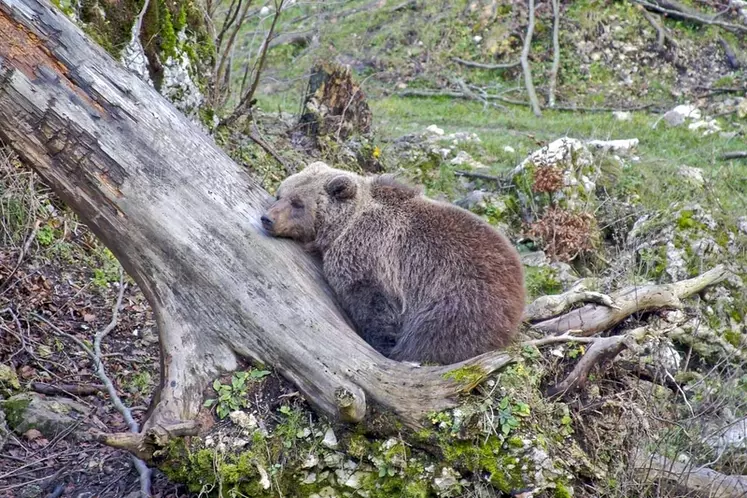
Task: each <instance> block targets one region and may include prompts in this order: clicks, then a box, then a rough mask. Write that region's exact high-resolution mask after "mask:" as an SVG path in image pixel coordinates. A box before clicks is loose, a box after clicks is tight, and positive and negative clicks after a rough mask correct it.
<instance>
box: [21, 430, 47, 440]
mask: <svg viewBox="0 0 747 498" xmlns="http://www.w3.org/2000/svg"><path fill="white" fill-rule="evenodd" d="M23 437H25V438H26V439H27V440H28V441H35V440H37V439H40V438H42V437H44V435H43V434H42V433H41V432H39V431H37V430H36V429H29V430H27V431H26V432H24V433H23Z"/></svg>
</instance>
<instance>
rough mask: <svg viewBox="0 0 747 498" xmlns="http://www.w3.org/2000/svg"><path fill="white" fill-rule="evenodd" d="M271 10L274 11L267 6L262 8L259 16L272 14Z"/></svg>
mask: <svg viewBox="0 0 747 498" xmlns="http://www.w3.org/2000/svg"><path fill="white" fill-rule="evenodd" d="M270 10H272V9H270V7H268V6H267V5H265V6H264V7H262V8H261V9H259V15H260V16H266V15H267V14H269V13H270Z"/></svg>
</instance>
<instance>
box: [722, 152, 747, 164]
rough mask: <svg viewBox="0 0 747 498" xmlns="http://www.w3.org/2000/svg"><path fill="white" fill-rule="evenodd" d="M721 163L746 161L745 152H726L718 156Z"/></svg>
mask: <svg viewBox="0 0 747 498" xmlns="http://www.w3.org/2000/svg"><path fill="white" fill-rule="evenodd" d="M718 158H719V159H721V160H722V161H728V160H729V159H747V150H738V151H735V152H726V153H724V154H721V155H720V156H718Z"/></svg>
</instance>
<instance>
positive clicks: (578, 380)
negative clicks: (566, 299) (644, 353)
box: [547, 327, 647, 396]
mask: <svg viewBox="0 0 747 498" xmlns="http://www.w3.org/2000/svg"><path fill="white" fill-rule="evenodd" d="M646 332H647V329H646V327H640V328H637V329H634V330H632V331H630V332H628V333H626V334H622V335H615V336H612V337H594V338H593V339H594V340H593V341H592V342H591V346H590V347H589V349H588V350H587V351H586V353H584V355H583V356H582V357H581V359H580V360H579V362H578V363H577V364H576V366H575V367H574V368H573V370H572V371H571V373H570V374H568V376H567V377H566V378H565V379H564V380H563V381H562V382H560V383H559V384H557V385H555V386H553V387H551V388H550V389H548V392H547V393H548V395H549V396H555V395H557V394H567V393H569V392H571V391H572V390H575V389H580V388H583V386H584V385H585V384H586V381H587V380H588V378H589V372H590V371H591V369H592V368H593V367H594V366H595V365H598V364H600V363H602V362H603V361H605V360H608V359H612V358H614V357H616V356H617V355H618V354H620V353H621V352H622V350H623V349H625V347H626V346H627V345H628V344H630V343H632V342H638V341H640V340H641V339H642V338H643V337H644V336H645V335H646Z"/></svg>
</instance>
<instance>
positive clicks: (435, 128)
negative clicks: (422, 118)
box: [425, 124, 444, 135]
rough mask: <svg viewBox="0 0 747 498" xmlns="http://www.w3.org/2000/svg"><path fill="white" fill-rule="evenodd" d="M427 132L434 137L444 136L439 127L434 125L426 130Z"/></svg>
mask: <svg viewBox="0 0 747 498" xmlns="http://www.w3.org/2000/svg"><path fill="white" fill-rule="evenodd" d="M425 131H427V132H430V133H431V134H433V135H443V134H444V131H443V130H442V129H441V128H439V127H438V126H436V125H434V124H432V125H430V126H429V127H428V128H426V129H425Z"/></svg>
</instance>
